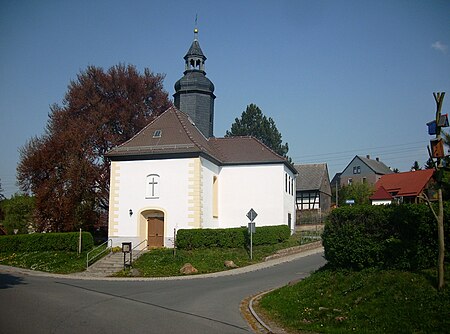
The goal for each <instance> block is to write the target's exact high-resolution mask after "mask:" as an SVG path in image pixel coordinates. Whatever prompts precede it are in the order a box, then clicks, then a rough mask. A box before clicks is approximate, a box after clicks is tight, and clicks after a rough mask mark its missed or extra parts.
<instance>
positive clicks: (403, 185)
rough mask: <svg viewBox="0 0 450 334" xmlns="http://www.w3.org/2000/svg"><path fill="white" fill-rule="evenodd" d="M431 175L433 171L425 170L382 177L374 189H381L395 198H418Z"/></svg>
mask: <svg viewBox="0 0 450 334" xmlns="http://www.w3.org/2000/svg"><path fill="white" fill-rule="evenodd" d="M433 173H434V170H433V169H425V170H417V171H414V172H405V173H393V174H387V175H383V176H382V177H381V178H380V179H379V180H378V181H377V183H375V189H378V188H380V187H383V188H384V189H386V190H387V191H388V192H389V193H391V194H392V193H394V196H395V197H411V196H418V195H420V193H421V192H422V191H423V190H424V189H425V188H426V187H427V185H428V183H429V182H430V180H431V179H432V177H433Z"/></svg>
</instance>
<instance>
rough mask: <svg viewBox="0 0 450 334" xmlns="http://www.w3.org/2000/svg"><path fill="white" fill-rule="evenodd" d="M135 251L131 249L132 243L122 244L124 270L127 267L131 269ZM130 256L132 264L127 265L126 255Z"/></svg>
mask: <svg viewBox="0 0 450 334" xmlns="http://www.w3.org/2000/svg"><path fill="white" fill-rule="evenodd" d="M132 252H133V250H132V249H131V242H122V253H123V269H124V270H125V269H127V267H131V265H132V263H131V261H132V258H133V254H132ZM127 254H130V264H129V265H127V259H126V255H127Z"/></svg>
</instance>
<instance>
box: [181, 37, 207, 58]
mask: <svg viewBox="0 0 450 334" xmlns="http://www.w3.org/2000/svg"><path fill="white" fill-rule="evenodd" d="M190 56H198V57H201V58H203V59H204V60H206V57H205V55H204V54H203V51H202V48H201V47H200V43H199V42H198V40H196V39H194V41H193V42H192V44H191V47H190V48H189V50H188V52H187V53H186V55H185V56H184V59H187V58H189V57H190Z"/></svg>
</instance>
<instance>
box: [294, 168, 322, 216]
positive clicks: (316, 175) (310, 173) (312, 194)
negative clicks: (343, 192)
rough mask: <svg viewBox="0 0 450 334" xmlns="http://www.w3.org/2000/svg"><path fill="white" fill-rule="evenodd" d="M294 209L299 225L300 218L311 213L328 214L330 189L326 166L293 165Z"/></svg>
mask: <svg viewBox="0 0 450 334" xmlns="http://www.w3.org/2000/svg"><path fill="white" fill-rule="evenodd" d="M294 167H295V169H296V170H297V173H298V175H297V181H296V208H297V217H298V218H299V220H300V221H299V222H300V223H301V219H302V217H305V216H306V213H308V216H310V215H311V213H316V214H321V213H328V211H329V210H330V207H331V187H330V178H329V175H328V167H327V164H324V163H322V164H306V165H295V166H294Z"/></svg>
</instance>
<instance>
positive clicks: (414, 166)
mask: <svg viewBox="0 0 450 334" xmlns="http://www.w3.org/2000/svg"><path fill="white" fill-rule="evenodd" d="M421 169H422V168H420V165H419V163H418V162H417V161H414V163H413V165H412V166H411V170H421Z"/></svg>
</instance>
